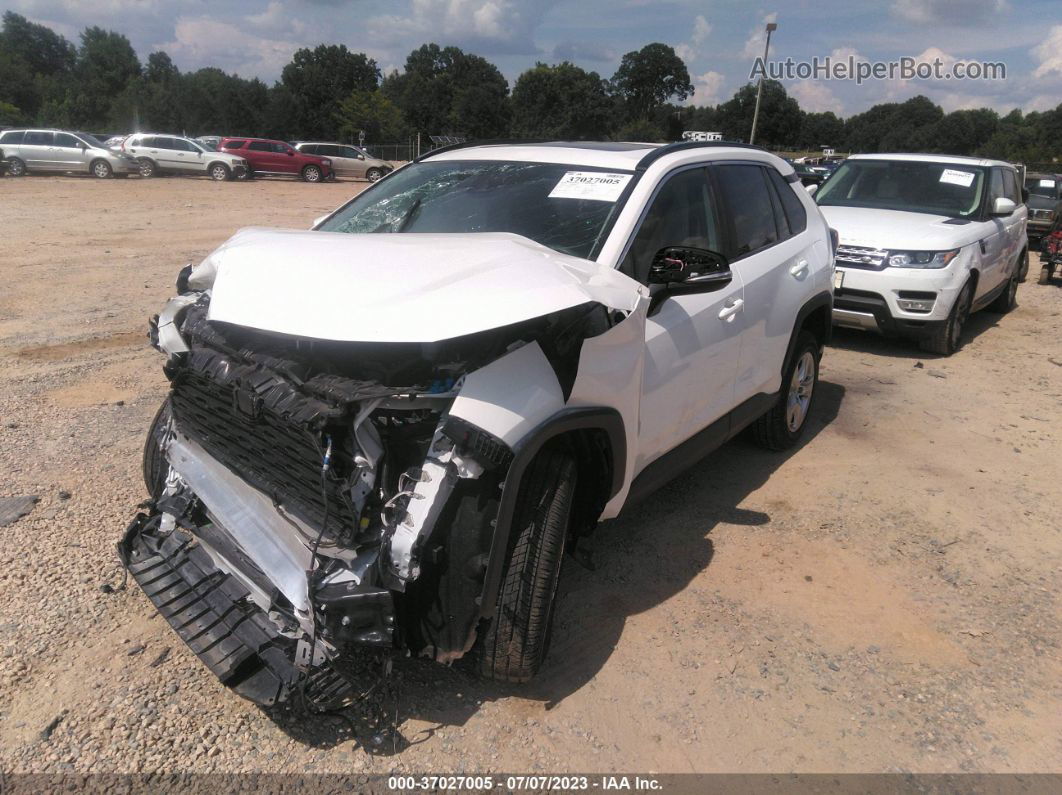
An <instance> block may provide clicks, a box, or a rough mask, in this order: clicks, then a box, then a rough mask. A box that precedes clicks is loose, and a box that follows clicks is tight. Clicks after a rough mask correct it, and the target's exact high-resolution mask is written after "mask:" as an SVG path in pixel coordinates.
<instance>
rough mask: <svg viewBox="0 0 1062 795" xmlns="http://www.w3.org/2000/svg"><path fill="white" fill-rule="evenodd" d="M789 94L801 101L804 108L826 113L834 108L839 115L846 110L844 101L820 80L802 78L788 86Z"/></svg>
mask: <svg viewBox="0 0 1062 795" xmlns="http://www.w3.org/2000/svg"><path fill="white" fill-rule="evenodd" d="M787 90H788V92H789V95H790V96H791V97H793V98H795V99H796V101H797V102H799V103H800V107H801V108H802V109H803V110H806V111H810V112H813V113H825V112H826V111H828V110H832V111H833V112H834V113H836V114H837V115H838V116H840V115H841V114H842V113H843V112H844V103H843V102H841V100H840V99H839V98H838V97H837V95H836V94H834V93H833V91H832V90H831V89H830V88H829V86H827V85H825V84H824V83H822V82H821V81H819V80H801V81H799V82H797V83H793V84H792V85H791V86H787Z"/></svg>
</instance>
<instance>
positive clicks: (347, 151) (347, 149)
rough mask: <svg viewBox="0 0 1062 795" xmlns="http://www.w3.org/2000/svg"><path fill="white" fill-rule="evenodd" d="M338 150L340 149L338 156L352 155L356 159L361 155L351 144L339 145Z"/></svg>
mask: <svg viewBox="0 0 1062 795" xmlns="http://www.w3.org/2000/svg"><path fill="white" fill-rule="evenodd" d="M339 150H340V157H352V158H354V159H355V160H357V159H358V158H359V157H361V152H359V151H358V150H357V149H355V148H354V147H353V146H343V147H339Z"/></svg>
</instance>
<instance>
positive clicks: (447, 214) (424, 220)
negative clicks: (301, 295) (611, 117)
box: [318, 160, 632, 258]
mask: <svg viewBox="0 0 1062 795" xmlns="http://www.w3.org/2000/svg"><path fill="white" fill-rule="evenodd" d="M631 176H632V175H631V173H630V172H608V171H604V170H602V169H591V168H586V167H582V166H571V165H559V164H554V163H516V162H509V161H491V160H477V161H454V160H451V161H442V162H434V163H433V162H431V161H427V162H423V163H412V164H410V165H408V166H406V167H405V168H402V169H399V170H398V171H396V172H395V173H394V174H393V175H391V176H389V177H388V178H387V179H385V180H383V181H382V182H380V183H379V184H377V185H376V186H374V187H373V188H371V189H370V190H367V191H365V192H364V193H362V194H360V195H359V196H357V197H355V198H354V199H353V200H352V201H351V202H349V203H348V204H347V205H346V206H345V207H343V208H342V209H340V210H339V211H338V212H337V213H336V214H335V215H334V216H332V217H331V218H329V219H328V220H327V221H325V222H324V223H323V224H322V225H321V226H320V227H318V229H319V230H320V231H324V232H348V233H352V234H373V233H376V234H379V233H387V232H436V233H438V232H511V233H513V234H517V235H522V236H524V237H527V238H530V239H531V240H534V241H535V242H537V243H541V244H542V245H544V246H548V247H549V248H552V249H554V250H555V251H559V252H561V253H564V254H571V255H573V256H576V257H583V258H589V257H590V256H592V254H593V252H594V248H595V246H596V244H597V243H598V240H599V238H601V236H602V234H603V232H604V231H605V229H606V228H607V225H608V222H609V220H610V219H611V218H612V216H613V214H614V213H616V212H618V210H619V205H620V203H621V202H620V198H621V195H622V193H623V188H624V187H625V186H626V185H627V183H628V182H629V181H630V179H631Z"/></svg>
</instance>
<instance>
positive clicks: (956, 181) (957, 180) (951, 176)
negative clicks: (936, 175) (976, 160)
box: [940, 168, 974, 188]
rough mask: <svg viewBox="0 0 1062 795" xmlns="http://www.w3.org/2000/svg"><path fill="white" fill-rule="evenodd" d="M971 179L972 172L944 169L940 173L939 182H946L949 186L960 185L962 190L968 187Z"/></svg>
mask: <svg viewBox="0 0 1062 795" xmlns="http://www.w3.org/2000/svg"><path fill="white" fill-rule="evenodd" d="M973 178H974V174H973V172H972V171H956V170H954V169H951V168H946V169H944V170H943V171H942V172H941V173H940V181H941V182H946V183H948V184H949V185H960V186H961V187H963V188H968V187H970V183H972V182H973Z"/></svg>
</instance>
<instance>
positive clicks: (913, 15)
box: [891, 0, 1010, 26]
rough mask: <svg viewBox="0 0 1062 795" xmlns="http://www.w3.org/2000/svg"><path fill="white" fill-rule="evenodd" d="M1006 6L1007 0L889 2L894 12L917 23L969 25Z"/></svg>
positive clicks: (998, 11) (1006, 7)
mask: <svg viewBox="0 0 1062 795" xmlns="http://www.w3.org/2000/svg"><path fill="white" fill-rule="evenodd" d="M1009 9H1010V4H1009V3H1008V2H1007V0H895V1H894V2H893V4H892V6H891V10H892V13H893V14H894V15H896V16H897V17H899V18H900V19H902V20H905V21H907V22H914V23H915V24H919V25H924V24H930V23H943V24H947V25H962V26H973V25H978V24H981V23H983V22H986V21H987V20H989V19H991V18H992V17H993V16H995V15H997V14H1001V13H1002V12H1004V11H1007V10H1009Z"/></svg>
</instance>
